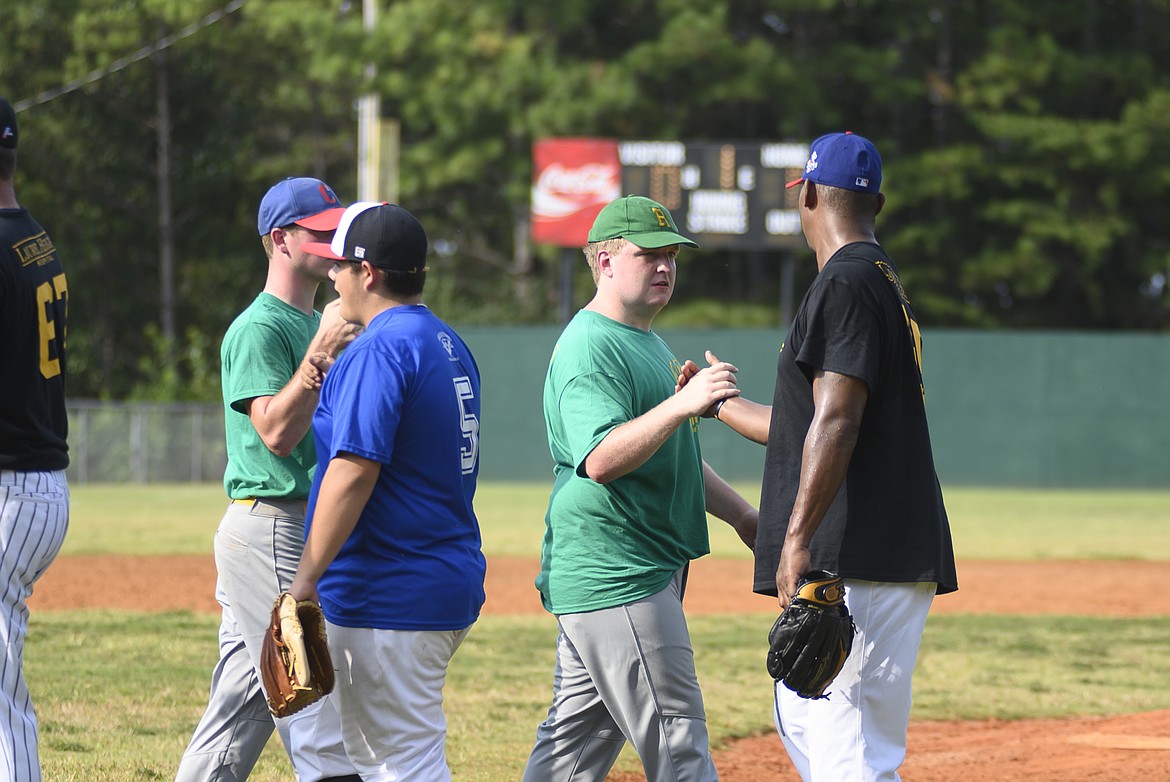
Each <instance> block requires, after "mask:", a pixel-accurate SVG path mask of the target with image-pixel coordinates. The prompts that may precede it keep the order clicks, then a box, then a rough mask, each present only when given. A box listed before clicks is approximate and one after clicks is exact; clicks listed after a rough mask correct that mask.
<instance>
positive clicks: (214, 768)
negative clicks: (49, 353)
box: [175, 177, 360, 782]
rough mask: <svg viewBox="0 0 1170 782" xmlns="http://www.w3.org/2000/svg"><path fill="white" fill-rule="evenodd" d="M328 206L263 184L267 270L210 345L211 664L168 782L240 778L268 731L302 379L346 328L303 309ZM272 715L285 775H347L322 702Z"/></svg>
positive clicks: (317, 271)
mask: <svg viewBox="0 0 1170 782" xmlns="http://www.w3.org/2000/svg"><path fill="white" fill-rule="evenodd" d="M342 211H343V209H342V207H341V204H340V203H339V202H338V200H337V196H336V195H334V193H333V190H332V189H331V188H330V187H329V186H328V185H326V184H325V183H324V182H321V181H320V180H317V179H312V178H309V177H300V178H296V179H286V180H284V181H282V182H278V183H276V184H275V185H273V186H272V188H271V189H269V191H268V192H267V194H265V196H264V199H263V200H262V201H261V202H260V212H259V217H258V224H257V227H258V229H259V232H260V237H261V243H262V244H263V246H264V250H265V253H266V254H267V255H268V276H267V279H266V281H265V284H264V290H263V292H261V293H260V295H259V296H257V297H256V299H255V301H253V302H252V304H251V305H250V306H249V307H248V308H247V309H246V310H244V312H243V313H242V314H241V315H240V316H239V317H238V318H236V320H235V322H233V323H232V325H231V327H230V328H229V329H228V331H227V334H225V335H224V339H223V345H222V348H221V351H220V355H221V359H222V376H221V381H222V385H223V404H224V425H225V431H226V439H227V455H228V464H227V470H226V471H225V473H224V486H225V488H226V489H227V493H228V497H229V498H230V500H231V501H230V503H229V504H228V508H227V512H226V513H225V514H224V517H223V520H222V521H221V522H220V525H219V529H218V530H216V533H215V565H216V570H217V571H218V579H217V582H216V598H217V599H218V600H219V603H220V605H221V606H222V607H223V612H222V619H221V622H220V628H219V649H220V658H219V662H218V663H217V664H216V667H215V671H214V673H213V674H212V679H211V695H210V698H209V700H208V704H207V709H206V710H205V711H204V713H203V717H202V719H201V720H200V721H199V725H198V726H197V727H196V728H195V733H194V735H193V736H192V737H191V742H190V744H189V745H188V746H187V750H186V751H185V752H184V753H183V758H182V761H181V762H180V764H179V769H178V772H177V774H176V777H175V778H176V780H177V782H218V781H219V780H242V779H245V778H247V776H248V774H249V772H250V771H251V769H252V766H253V765H254V764H255V762H256V759H257V758H258V757H259V756H260V753H261V751H263V749H264V745H265V744H266V743H267V741H268V738H269V736H271V735H272V729H273V722H274V721H273V718H272V717H271V715H270V714H269V712H268V706H267V703H266V700H265V696H264V692H263V688H262V686H261V679H260V673H259V670H260V668H259V665H260V651H261V647H262V643H263V638H264V632H265V630H266V629H267V628H268V622H269V617H270V614H271V611H272V603H273V600H274V599H275V598H276V596H277V594H279V593H280V592H282V591H284V590H286V589H287V588H288V586H289V585H290V584H291V583H292V577H293V574H294V573H295V572H296V568H297V563H298V562H299V561H300V555H301V549H302V547H303V545H304V523H305V500H306V498H307V497H308V495H309V484H310V481H311V479H312V474H313V468H314V465H315V463H316V459H315V455H314V449H313V438H312V435H311V433H310V432H309V426H310V423H311V420H312V415H313V410H314V409H315V408H316V406H317V396H318V391H317V384H316V383H315V382H313V381H312V380H311V379H310V378H311V377H315V373H316V372H317V371H319V367H324V368H326V369H327V368H328V362H329V361H331V360H332V358H333V357H336V356H337V355H338V354H339V353H340V352H341V350H342V349H343V348H344V347H345V345H347V344H348V343H349V342H350V341H351V340H352V339H353V337H354V336H355V335H356V333H357V327H356V326H354V325H353V324H351V323H347V322H346V321H345V320H344V319H343V318H342V317H341V316H340V314H339V310H338V307H337V303H336V302H333V303H332V304H330V305H329V306H327V307H326V308H325V312H324V314H321V313H318V312H316V311H315V310H314V309H313V303H314V299H315V297H316V294H317V289H318V287H319V286H320V284H321V282H322V281H324V280H326V279H328V271H329V267H330V264H329V263H327V262H325V261H323V260H322V259H321V258H318V257H317V256H315V255H311V254H309V253H307V252H306V251H305V249H304V246H305V245H306V244H307V243H309V242H312V241H321V240H328V239H329V237H331V236H332V235H333V230H334V229H335V228H336V227H337V221H338V220H339V219H340V217H341V213H342ZM310 361H313V362H316V363H315V364H314V365H313V366H312V367H311V366H310V365H309V362H310ZM318 365H319V366H318ZM302 367H303V368H304V369H305V370H306V371H305V372H302V371H301V369H302ZM275 723H276V725H275V727H276V729H277V731H278V732H279V734H280V738H281V741H282V742H284V747H285V750H286V751H287V752H288V755H289V758H290V760H291V761H292V765H293V768H294V770H295V771H296V775H297V779H298V780H299V782H318V781H319V780H346V781H347V782H360V780H359V778H358V777H357V776H356V775H355V774H354V772H353V766H352V765H351V764H350V763H349V760H348V758H346V756H345V752H344V749H343V748H342V744H341V733H340V724H339V722H338V719H337V713H336V711H335V710H334V708H333V704H332V701H331V700H330V699H329V698H326V699H324V700H323V701H321V702H319V703H317V704H314V705H313V706H310V707H309V708H307V709H305V710H304V711H301V712H298V713H297V714H294V715H292V716H289V717H286V718H283V719H279V720H276V721H275Z"/></svg>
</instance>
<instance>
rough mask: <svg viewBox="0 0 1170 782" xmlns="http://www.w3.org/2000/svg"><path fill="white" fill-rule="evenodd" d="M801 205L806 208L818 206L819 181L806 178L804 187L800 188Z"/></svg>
mask: <svg viewBox="0 0 1170 782" xmlns="http://www.w3.org/2000/svg"><path fill="white" fill-rule="evenodd" d="M800 205H801V206H803V207H804V208H805V209H816V207H817V183H816V182H809V181H808V180H807V179H806V180H804V187H802V188H801V189H800Z"/></svg>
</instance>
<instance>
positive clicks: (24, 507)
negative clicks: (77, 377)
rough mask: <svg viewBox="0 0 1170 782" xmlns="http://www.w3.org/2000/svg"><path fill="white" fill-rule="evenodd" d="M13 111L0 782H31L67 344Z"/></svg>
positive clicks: (0, 404) (3, 225) (5, 273)
mask: <svg viewBox="0 0 1170 782" xmlns="http://www.w3.org/2000/svg"><path fill="white" fill-rule="evenodd" d="M18 138H19V134H18V130H17V125H16V112H15V111H14V110H13V108H12V104H10V103H9V102H8V101H7V100H6V99H4V98H0V366H3V367H4V377H5V383H4V393H2V394H0V544H2V545H3V560H2V565H3V575H2V577H0V586H3V589H4V597H3V612H4V618H3V619H2V620H0V634H2V637H0V643H3V646H4V665H3V670H2V672H0V690H2V692H0V779H6V780H13V782H37V781H38V780H40V778H41V764H40V759H39V757H38V755H37V718H36V714H35V713H34V712H33V707H32V702H31V701H30V700H29V694H28V687H26V686H25V682H24V670H23V666H24V662H23V657H24V638H25V634H26V633H27V631H28V606H27V604H26V601H27V600H28V596H29V595H31V594H32V590H33V584H34V583H36V580H37V579H38V578H40V577H41V574H43V573H44V572H45V569H46V568H48V567H49V565H50V564H52V562H53V559H54V558H55V557H56V556H57V552H58V551H60V549H61V544H62V543H63V542H64V540H65V530H66V528H67V527H68V526H69V486H68V485H67V484H66V482H65V468H66V467H67V466H68V465H69V452H68V451H69V449H68V446H67V445H66V442H65V435H66V430H67V424H68V422H67V420H66V415H65V338H66V320H67V315H68V310H69V307H68V304H69V288H68V286H67V285H66V283H65V271H64V270H63V269H62V268H61V260H60V259H59V258H58V257H57V248H56V247H54V246H53V240H52V239H50V238H49V235H48V234H46V233H45V230H44V229H43V228H41V227H40V226H39V225H38V224H37V221H36V220H34V219H33V218H32V215H30V214H29V213H28V211H27V210H25V209H24V208H22V207H21V206H20V204H19V203H17V200H16V189H15V187H14V186H13V174H14V172H15V170H16V142H17V140H18Z"/></svg>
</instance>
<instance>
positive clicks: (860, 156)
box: [786, 131, 882, 193]
mask: <svg viewBox="0 0 1170 782" xmlns="http://www.w3.org/2000/svg"><path fill="white" fill-rule="evenodd" d="M806 181H807V182H815V183H817V184H818V185H828V186H829V187H840V188H843V189H845V190H856V191H858V192H861V193H880V192H881V190H882V156H881V155H879V154H878V151H877V147H875V146H874V145H873V143H872V142H871V141H870V140H869V139H867V138H865V137H864V136H859V135H857V134H856V133H852V132H849V131H846V132H844V133H827V134H825V135H824V136H821V137H820V138H818V139H817V140H816V141H814V142H813V143H812V147H811V148H810V149H809V156H808V162H807V163H805V165H804V176H802V177H801V178H800V179H794V180H793V181H791V182H789V183H788V184H787V185H786V187H796V186H797V185H799V184H800V183H801V182H806Z"/></svg>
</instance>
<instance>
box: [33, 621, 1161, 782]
mask: <svg viewBox="0 0 1170 782" xmlns="http://www.w3.org/2000/svg"><path fill="white" fill-rule="evenodd" d="M216 624H217V623H216V618H215V617H212V616H202V615H200V616H195V615H191V614H186V613H165V614H149V615H147V614H128V613H115V612H89V613H46V614H40V615H34V616H33V620H32V626H31V632H30V635H29V641H28V648H27V652H26V661H27V662H26V668H27V672H28V679H29V684H30V688H31V690H32V693H33V698H34V702H35V703H36V704H37V710H38V713H39V715H40V721H41V754H42V763H43V766H44V770H45V778H46V779H52V780H64V781H66V782H73V781H74V780H76V781H77V782H81V781H82V780H85V781H86V782H88V781H89V780H94V779H102V780H109V782H124V781H128V780H156V779H171V778H173V774H174V770H175V766H176V765H177V763H178V759H179V757H180V756H181V754H182V751H183V748H184V746H185V745H186V742H187V739H188V738H189V736H190V732H191V729H192V728H193V727H194V725H195V722H196V721H197V720H198V717H199V714H200V712H201V710H202V708H203V706H204V703H205V700H204V699H205V698H206V692H207V681H208V671H209V670H210V667H211V665H212V663H213V661H214V659H215V655H216V645H215V630H216ZM768 624H769V621H768V619H767V618H764V617H760V616H701V617H692V619H691V621H690V625H691V634H692V637H693V641H694V646H695V650H696V662H697V665H698V668H699V677H700V681H701V683H702V685H703V693H704V698H705V700H706V704H707V711H708V716H709V726H710V732H711V740H712V743H713V745H714V746H716V747H719V746H723V745H725V744H726V743H727V742H729V741H731V740H733V739H735V738H739V737H743V736H750V735H760V734H766V733H770V732H771V730H772V727H771V720H770V714H771V711H770V709H771V697H772V696H771V688H770V685H771V682H770V680H769V679H768V677H767V675H766V674H765V673H764V669H763V654H762V650H763V648H764V643H763V639H764V637H765V635H766V634H767V625H768ZM555 634H556V625H555V622H554V621H553V620H552V619H551V618H550V617H538V618H520V617H498V616H490V617H485V618H484V619H482V620H480V622H479V623H477V625H476V626H475V628H474V629H473V630H472V632H471V635H470V636H469V637H468V639H467V641H466V642H465V643H464V645H463V647H462V648H461V649H460V651H459V653H458V654H457V655H456V657H455V660H454V662H453V663H452V665H451V670H450V676H449V679H448V684H447V690H446V712H447V716H448V719H449V723H450V724H449V728H450V737H449V743H448V755H449V760H450V763H451V766H452V769H453V771H454V773H455V778H456V779H459V780H463V781H464V782H496V781H497V780H503V779H517V778H519V775H520V770H521V768H522V767H523V764H524V761H525V759H526V758H527V756H528V751H529V750H530V749H531V744H532V738H533V735H534V731H535V729H536V725H537V724H538V723H539V722H540V721H541V720H542V719H543V718H544V714H545V710H546V709H547V708H548V699H549V697H550V694H551V685H552V661H553V641H554V637H555ZM1102 638H1108V639H1109V644H1108V646H1106V645H1105V644H1103V643H1101V639H1102ZM1164 708H1170V617H1163V618H1157V619H1141V620H1121V619H1116V620H1114V619H1108V620H1098V619H1092V618H1087V617H1061V616H1054V617H1041V618H1036V617H1029V618H1022V617H1012V616H995V617H992V616H954V615H949V616H941V617H934V618H933V619H932V620H931V621H930V623H929V624H928V626H927V631H926V635H925V637H924V640H923V649H922V654H921V659H920V663H919V667H918V671H917V673H916V677H915V703H914V712H913V717H914V718H915V719H975V718H987V717H997V718H1003V719H1015V718H1019V717H1029V716H1042V717H1057V716H1065V715H1071V714H1110V713H1123V712H1136V711H1146V710H1152V709H1164ZM620 764H621V767H622V768H626V769H635V768H637V767H638V765H637V758H636V757H634V756H633V755H632V753H630V752H629V751H628V750H627V751H626V752H625V753H623V759H622V760H621V761H620ZM289 778H291V777H290V771H289V766H288V761H287V760H286V759H285V758H284V756H283V753H282V752H281V750H280V747H279V745H278V744H277V743H276V742H275V741H274V742H272V743H271V744H270V745H269V747H268V749H267V750H266V751H265V753H264V756H263V758H262V759H261V763H260V766H259V767H258V768H257V770H256V771H255V772H254V773H253V774H252V776H251V780H252V782H276V781H277V780H287V779H289Z"/></svg>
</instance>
